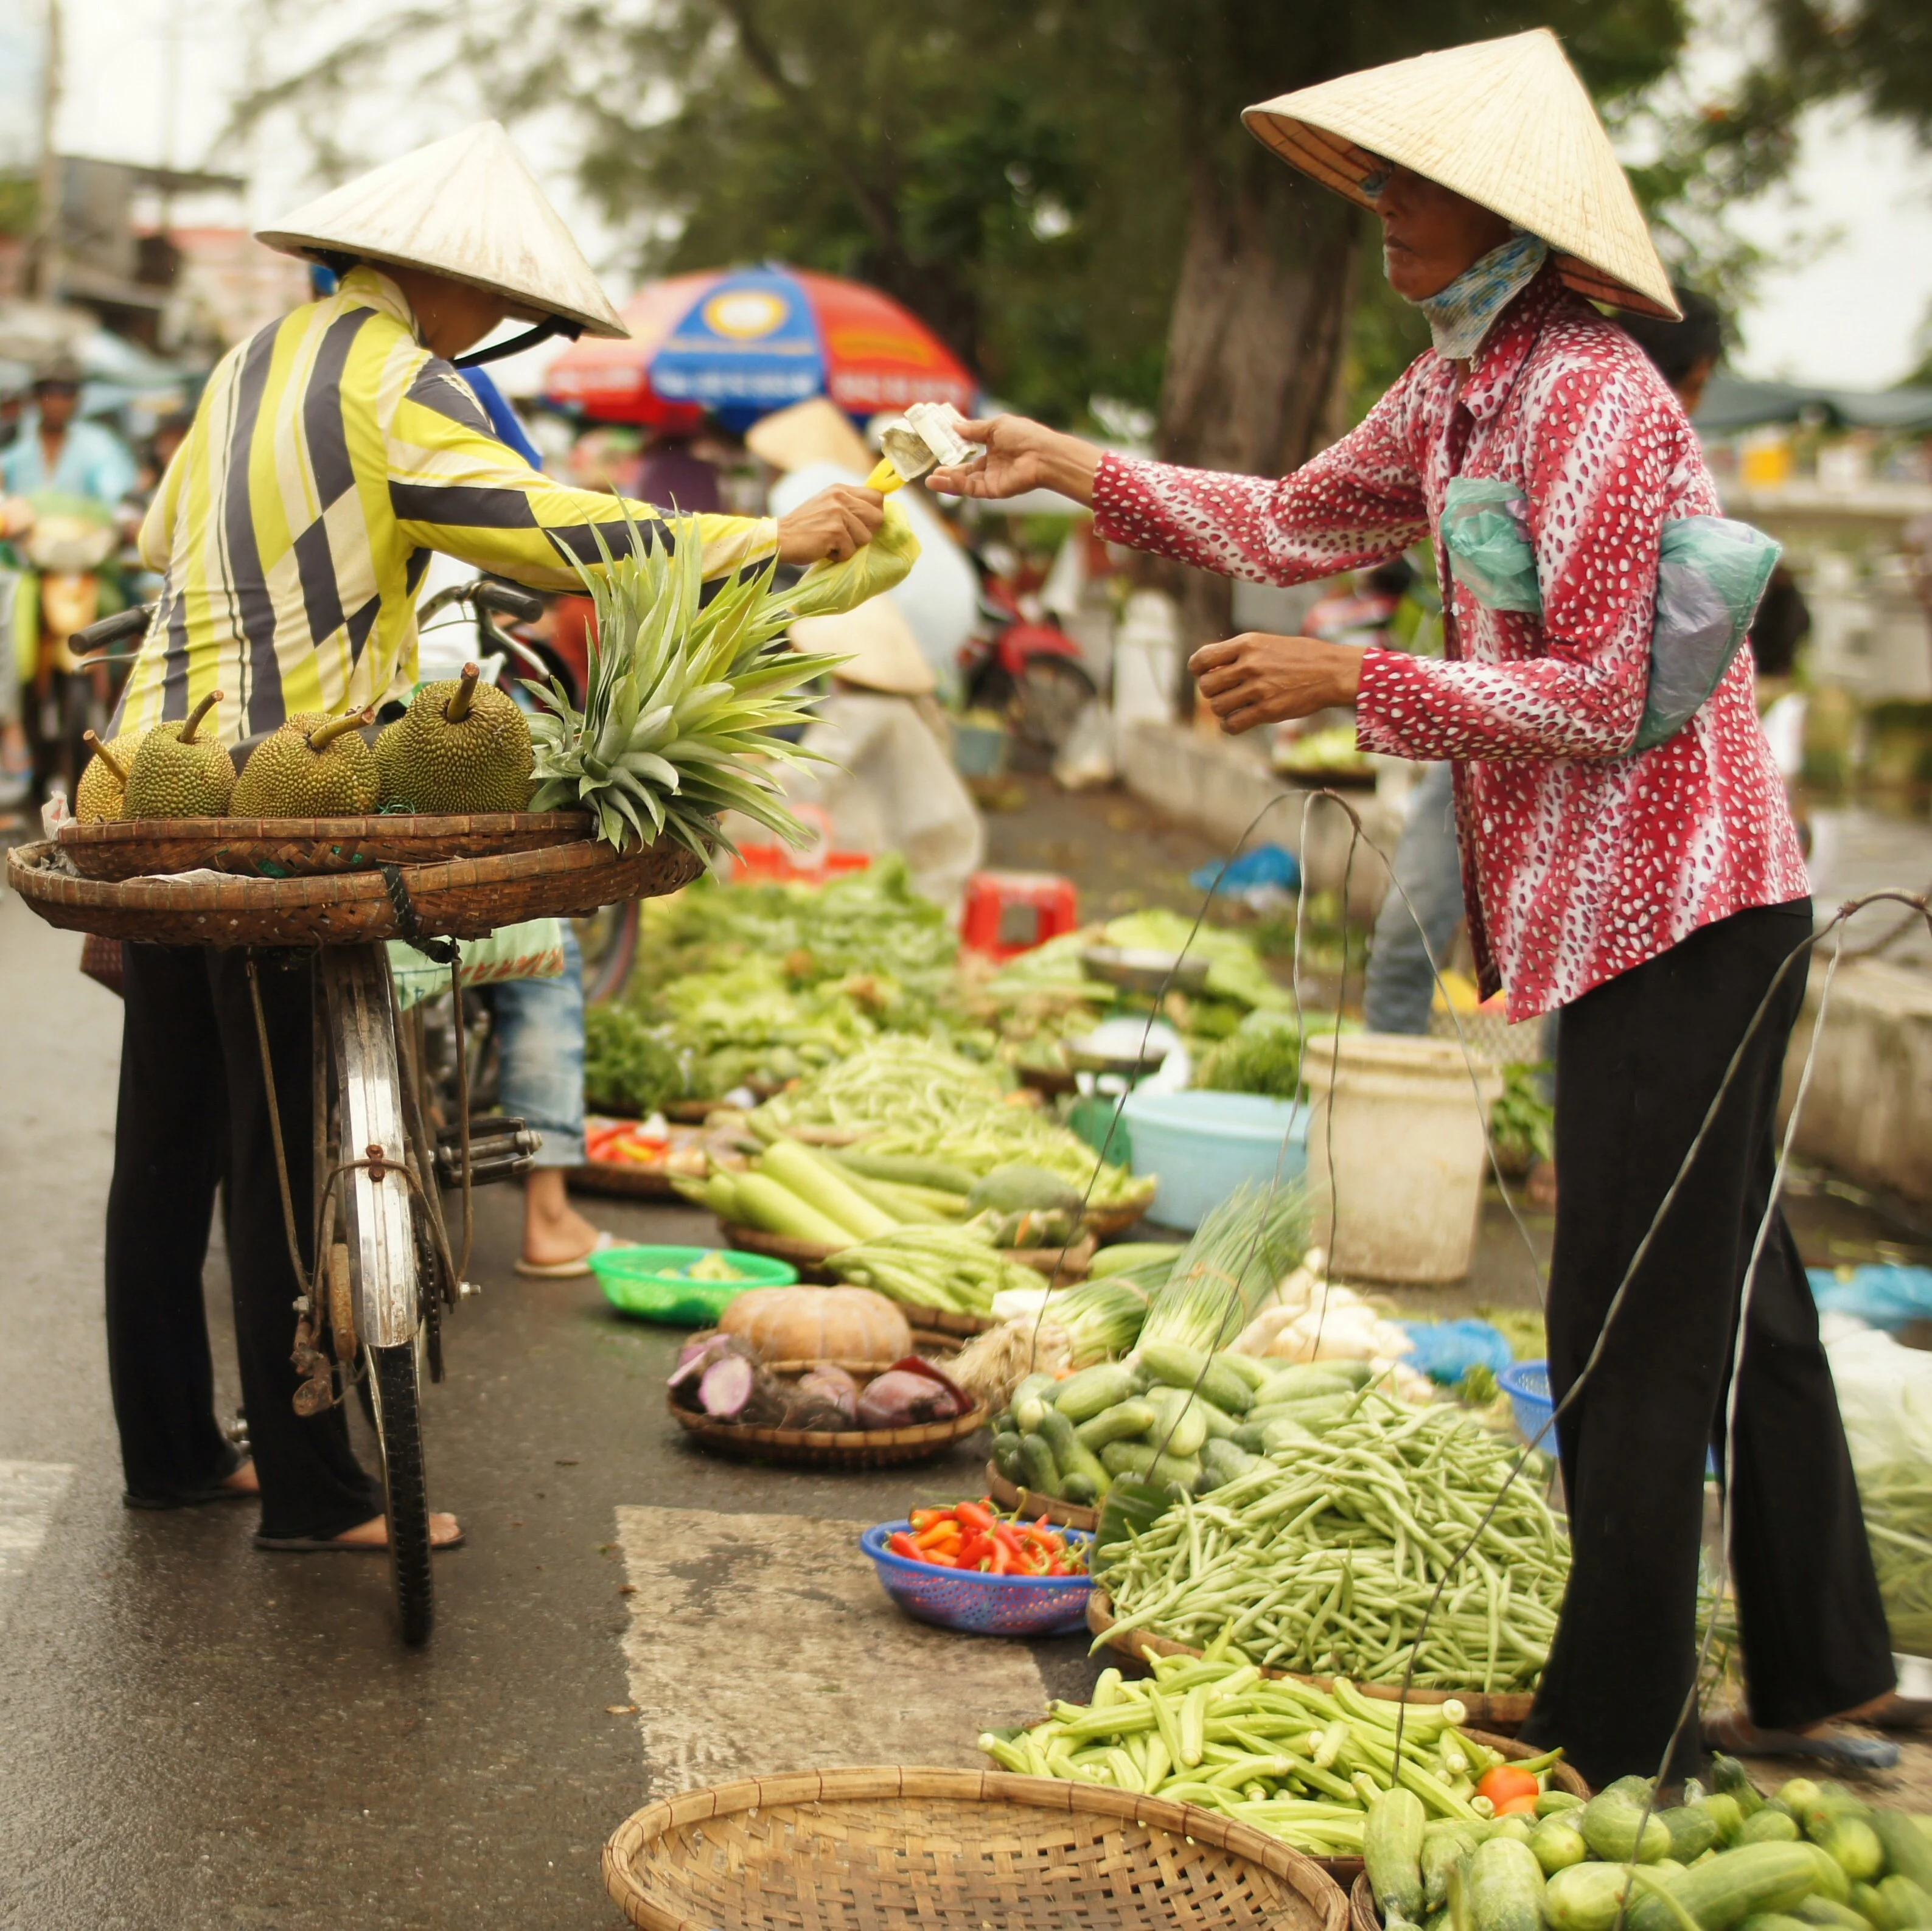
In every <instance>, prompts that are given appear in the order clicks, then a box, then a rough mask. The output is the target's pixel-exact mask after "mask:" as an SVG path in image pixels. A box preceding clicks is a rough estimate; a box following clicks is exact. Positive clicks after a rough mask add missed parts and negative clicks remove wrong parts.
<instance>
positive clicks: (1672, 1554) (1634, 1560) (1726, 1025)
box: [1523, 901, 1892, 1785]
mask: <svg viewBox="0 0 1932 1931" xmlns="http://www.w3.org/2000/svg"><path fill="white" fill-rule="evenodd" d="M1810 932H1811V904H1810V902H1809V901H1800V902H1799V903H1797V904H1790V905H1779V906H1766V907H1757V908H1755V909H1754V910H1748V911H1744V912H1740V913H1736V914H1734V915H1733V916H1731V917H1730V918H1728V919H1721V920H1720V921H1718V922H1716V923H1715V924H1713V925H1709V926H1707V927H1706V928H1704V929H1703V930H1702V931H1699V932H1697V933H1695V934H1693V935H1692V936H1691V937H1690V938H1688V939H1687V940H1685V941H1684V942H1683V943H1682V944H1680V945H1678V946H1673V948H1672V949H1671V950H1670V951H1669V952H1665V953H1664V954H1662V955H1660V956H1659V957H1658V958H1655V959H1652V960H1650V961H1648V962H1647V963H1646V964H1643V965H1641V966H1639V967H1637V968H1636V969H1635V970H1634V971H1631V972H1628V973H1625V974H1623V975H1622V976H1621V977H1620V978H1617V979H1612V980H1610V981H1609V982H1607V983H1606V984H1604V985H1601V986H1598V988H1595V990H1594V991H1591V992H1589V993H1586V994H1585V995H1584V996H1583V997H1582V998H1581V999H1579V1000H1576V1001H1575V1002H1574V1003H1572V1004H1571V1005H1569V1006H1565V1008H1564V1009H1563V1013H1562V1021H1561V1036H1560V1053H1561V1060H1560V1063H1561V1066H1562V1077H1561V1078H1560V1080H1559V1083H1558V1088H1557V1099H1556V1166H1557V1171H1558V1173H1559V1175H1560V1176H1561V1180H1560V1187H1559V1205H1558V1207H1557V1213H1556V1251H1555V1254H1554V1257H1553V1261H1552V1264H1551V1267H1550V1297H1549V1305H1548V1309H1547V1313H1548V1321H1549V1329H1550V1386H1551V1388H1552V1390H1553V1393H1555V1394H1556V1396H1557V1398H1558V1399H1559V1400H1560V1399H1562V1397H1563V1396H1564V1395H1565V1394H1566V1393H1568V1391H1569V1390H1570V1388H1571V1386H1572V1385H1573V1384H1574V1383H1575V1382H1576V1381H1577V1378H1578V1377H1579V1376H1580V1375H1581V1374H1582V1372H1583V1366H1584V1363H1586V1360H1588V1359H1589V1355H1590V1352H1591V1351H1592V1348H1594V1347H1595V1345H1596V1342H1597V1338H1598V1334H1599V1333H1600V1332H1601V1330H1602V1328H1603V1326H1604V1318H1605V1315H1606V1314H1607V1312H1608V1310H1609V1307H1610V1300H1611V1298H1612V1297H1613V1295H1614V1294H1615V1293H1616V1289H1617V1286H1618V1284H1619V1282H1620V1281H1621V1280H1622V1278H1623V1276H1624V1274H1625V1270H1626V1269H1627V1268H1628V1266H1629V1264H1630V1261H1631V1257H1632V1255H1634V1254H1635V1252H1637V1248H1638V1246H1639V1245H1640V1243H1641V1242H1642V1240H1643V1236H1644V1234H1645V1233H1646V1231H1647V1230H1648V1228H1649V1226H1650V1224H1651V1222H1652V1219H1653V1217H1654V1216H1655V1213H1656V1212H1657V1209H1658V1205H1659V1204H1660V1203H1661V1201H1662V1200H1663V1198H1664V1195H1665V1193H1666V1192H1667V1191H1668V1189H1669V1188H1670V1183H1671V1182H1672V1180H1673V1179H1674V1178H1675V1177H1676V1173H1677V1170H1678V1168H1679V1165H1680V1163H1681V1162H1682V1159H1683V1158H1684V1156H1685V1153H1686V1152H1687V1151H1688V1150H1689V1148H1690V1146H1691V1142H1692V1141H1693V1140H1694V1138H1696V1136H1697V1131H1698V1129H1699V1128H1700V1126H1702V1124H1703V1120H1704V1116H1705V1114H1706V1111H1707V1110H1708V1109H1709V1106H1710V1104H1711V1102H1712V1099H1713V1097H1714V1096H1715V1095H1716V1093H1717V1092H1718V1088H1719V1087H1720V1086H1721V1084H1722V1083H1723V1081H1724V1074H1725V1069H1726V1068H1727V1066H1728V1065H1729V1064H1730V1059H1731V1057H1732V1054H1733V1053H1734V1052H1735V1051H1736V1049H1737V1047H1738V1045H1739V1042H1740V1041H1741V1040H1742V1039H1743V1038H1744V1036H1745V1032H1746V1030H1747V1029H1748V1027H1749V1026H1750V1024H1751V1019H1752V1016H1753V1015H1754V1013H1755V1012H1757V1008H1758V1006H1759V1003H1760V1000H1763V997H1764V996H1765V994H1766V991H1767V989H1768V988H1769V987H1770V985H1771V984H1772V980H1773V979H1774V978H1775V976H1776V974H1777V972H1778V967H1780V966H1781V964H1783V963H1784V960H1785V959H1786V958H1787V957H1788V956H1789V955H1790V953H1791V952H1792V951H1793V949H1794V948H1796V946H1799V944H1800V943H1802V941H1803V940H1805V938H1806V937H1808V935H1809V934H1810ZM1804 991H1805V962H1804V961H1800V962H1799V964H1796V965H1794V966H1793V967H1792V969H1791V970H1790V973H1788V974H1787V977H1786V979H1785V980H1784V982H1783V984H1782V985H1781V986H1780V987H1779V988H1778V992H1777V994H1776V996H1775V998H1774V999H1773V1000H1772V1006H1771V1008H1770V1009H1769V1011H1768V1012H1767V1013H1766V1016H1765V1019H1764V1021H1763V1024H1761V1025H1760V1027H1759V1028H1758V1030H1757V1034H1756V1036H1754V1039H1753V1040H1752V1042H1751V1045H1750V1046H1749V1047H1748V1049H1747V1051H1746V1053H1745V1058H1744V1060H1743V1061H1742V1063H1741V1065H1740V1067H1739V1073H1738V1075H1737V1078H1736V1080H1735V1081H1734V1082H1733V1086H1732V1088H1731V1090H1730V1093H1729V1094H1728V1095H1727V1097H1726V1099H1725V1100H1724V1105H1723V1106H1722V1108H1721V1110H1720V1111H1719V1113H1718V1117H1717V1118H1716V1120H1715V1121H1714V1123H1713V1124H1712V1131H1711V1133H1710V1135H1709V1138H1707V1139H1706V1141H1705V1144H1704V1145H1703V1148H1702V1149H1701V1150H1700V1152H1699V1153H1698V1155H1697V1159H1696V1161H1695V1162H1694V1164H1693V1165H1692V1166H1691V1170H1690V1172H1689V1174H1688V1176H1687V1177H1686V1180H1685V1185H1684V1186H1683V1187H1682V1189H1681V1190H1680V1192H1679V1195H1678V1197H1677V1198H1676V1201H1675V1202H1674V1203H1673V1204H1672V1207H1671V1208H1670V1212H1669V1213H1667V1215H1666V1216H1664V1221H1663V1223H1662V1225H1661V1227H1660V1228H1659V1229H1658V1236H1657V1238H1656V1239H1655V1241H1654V1242H1653V1243H1652V1246H1651V1248H1650V1250H1649V1253H1648V1254H1647V1255H1646V1256H1645V1258H1644V1261H1643V1265H1642V1266H1641V1267H1640V1268H1639V1269H1638V1270H1637V1274H1636V1276H1635V1277H1634V1279H1633V1280H1632V1282H1631V1288H1630V1291H1629V1293H1628V1294H1627V1295H1626V1297H1625V1300H1624V1304H1623V1306H1622V1308H1621V1309H1619V1312H1618V1314H1617V1316H1616V1321H1615V1322H1614V1323H1613V1325H1612V1327H1611V1328H1610V1333H1609V1336H1608V1338H1607V1341H1606V1342H1605V1345H1604V1352H1603V1355H1602V1357H1601V1360H1599V1362H1598V1365H1597V1366H1596V1367H1595V1369H1593V1370H1592V1372H1591V1375H1590V1377H1589V1381H1587V1382H1586V1384H1585V1385H1584V1388H1583V1393H1581V1394H1580V1396H1578V1397H1577V1403H1576V1405H1575V1406H1574V1408H1571V1410H1570V1411H1568V1414H1565V1416H1564V1417H1562V1420H1560V1421H1559V1423H1558V1424H1557V1433H1558V1437H1559V1447H1560V1451H1561V1454H1562V1463H1563V1481H1564V1489H1565V1493H1566V1495H1568V1498H1569V1504H1570V1529H1571V1542H1572V1549H1573V1561H1572V1567H1571V1576H1570V1586H1569V1591H1568V1595H1567V1597H1566V1598H1565V1603H1564V1607H1563V1615H1562V1622H1561V1624H1560V1626H1559V1629H1558V1631H1557V1636H1556V1645H1555V1647H1554V1648H1553V1651H1551V1654H1550V1664H1549V1667H1548V1669H1547V1670H1546V1671H1545V1672H1544V1677H1543V1682H1542V1687H1541V1689H1540V1690H1538V1693H1537V1698H1536V1704H1535V1710H1534V1711H1533V1712H1532V1715H1531V1717H1530V1719H1529V1723H1527V1724H1526V1726H1525V1727H1524V1730H1523V1735H1524V1737H1525V1738H1526V1740H1528V1741H1534V1742H1535V1744H1537V1745H1538V1747H1544V1748H1547V1747H1550V1746H1553V1745H1554V1744H1562V1745H1563V1746H1564V1747H1565V1749H1566V1750H1568V1752H1569V1753H1570V1757H1571V1761H1572V1762H1574V1765H1575V1766H1576V1768H1577V1769H1578V1770H1579V1771H1581V1772H1582V1773H1583V1775H1584V1777H1586V1778H1587V1779H1588V1780H1589V1781H1590V1782H1591V1783H1593V1784H1598V1785H1601V1784H1604V1783H1609V1782H1610V1781H1611V1780H1613V1779H1614V1778H1616V1777H1622V1776H1626V1775H1629V1774H1640V1775H1649V1774H1654V1773H1655V1771H1657V1770H1658V1767H1659V1765H1660V1762H1661V1759H1662V1758H1663V1756H1664V1749H1665V1747H1666V1744H1667V1742H1668V1741H1669V1739H1670V1734H1671V1731H1672V1729H1673V1726H1674V1725H1675V1724H1676V1721H1677V1719H1678V1715H1679V1711H1680V1710H1681V1709H1682V1706H1683V1703H1684V1700H1685V1696H1687V1695H1688V1693H1689V1690H1690V1687H1691V1679H1692V1675H1693V1672H1694V1667H1695V1660H1696V1652H1695V1642H1696V1638H1695V1629H1696V1618H1697V1602H1696V1597H1697V1579H1698V1555H1699V1550H1700V1543H1701V1541H1702V1538H1703V1523H1704V1459H1705V1453H1706V1449H1707V1448H1709V1447H1713V1446H1715V1447H1716V1449H1717V1450H1718V1457H1719V1462H1720V1465H1722V1462H1723V1457H1724V1415H1725V1408H1726V1405H1727V1390H1728V1388H1729V1385H1730V1374H1731V1363H1732V1357H1733V1348H1734V1346H1735V1344H1736V1335H1737V1322H1738V1314H1739V1306H1740V1303H1741V1300H1742V1284H1743V1279H1744V1273H1745V1267H1746V1266H1747V1265H1748V1262H1749V1260H1750V1258H1751V1243H1752V1241H1753V1240H1754V1238H1755V1237H1756V1235H1757V1228H1758V1225H1759V1223H1760V1221H1761V1219H1763V1215H1764V1211H1765V1207H1766V1203H1767V1201H1769V1198H1770V1189H1771V1183H1772V1172H1773V1168H1774V1166H1775V1159H1776V1148H1775V1144H1774V1138H1773V1134H1774V1123H1775V1114H1776V1111H1777V1106H1778V1090H1779V1085H1780V1081H1781V1076H1782V1072H1783V1068H1784V1053H1785V1045H1786V1042H1787V1040H1788V1039H1789V1038H1790V1033H1791V1028H1792V1026H1793V1022H1794V1021H1796V1018H1797V1016H1798V1013H1799V1008H1800V1006H1801V1005H1802V1001H1803V997H1804ZM1737 1434H1738V1440H1737V1455H1736V1492H1735V1494H1734V1495H1733V1498H1732V1500H1733V1560H1734V1564H1735V1568H1734V1576H1735V1580H1736V1585H1737V1591H1738V1609H1739V1625H1740V1635H1741V1637H1742V1648H1743V1651H1744V1659H1745V1675H1746V1680H1747V1682H1748V1688H1749V1693H1750V1699H1751V1714H1752V1717H1753V1718H1754V1720H1755V1721H1757V1723H1760V1724H1761V1725H1765V1726H1779V1727H1782V1726H1787V1725H1793V1724H1799V1723H1811V1722H1814V1721H1816V1720H1817V1719H1819V1718H1820V1717H1826V1716H1829V1715H1831V1714H1834V1713H1835V1712H1836V1711H1841V1710H1845V1709H1849V1708H1852V1706H1853V1705H1856V1704H1858V1703H1861V1702H1865V1701H1867V1699H1870V1698H1871V1697H1873V1696H1878V1695H1880V1694H1881V1693H1883V1692H1884V1691H1885V1690H1888V1689H1889V1688H1890V1687H1891V1684H1892V1666H1891V1643H1890V1640H1889V1638H1888V1634H1887V1632H1886V1628H1885V1612H1884V1609H1883V1608H1882V1606H1881V1604H1880V1603H1879V1594H1878V1585H1877V1582H1876V1579H1875V1578H1874V1576H1873V1572H1872V1562H1871V1553H1870V1549H1869V1547H1868V1546H1867V1543H1866V1540H1865V1532H1864V1521H1863V1519H1862V1517H1861V1515H1860V1513H1859V1510H1858V1491H1857V1489H1856V1488H1855V1486H1853V1483H1852V1467H1851V1461H1850V1458H1849V1455H1848V1454H1847V1453H1846V1447H1845V1436H1844V1430H1843V1426H1841V1423H1840V1421H1839V1419H1838V1397H1837V1396H1836V1394H1835V1392H1834V1390H1833V1388H1832V1375H1831V1370H1830V1368H1829V1366H1828V1365H1827V1363H1826V1358H1825V1354H1824V1351H1823V1348H1821V1347H1820V1345H1819V1341H1818V1315H1817V1306H1816V1304H1815V1303H1814V1301H1813V1300H1812V1297H1811V1289H1810V1288H1809V1286H1808V1284H1807V1282H1806V1280H1805V1271H1804V1269H1803V1267H1802V1264H1800V1261H1799V1255H1798V1249H1797V1246H1796V1243H1795V1242H1794V1241H1793V1239H1792V1237H1791V1233H1790V1229H1789V1228H1787V1226H1786V1225H1785V1222H1784V1215H1783V1213H1778V1214H1777V1215H1776V1216H1775V1218H1774V1219H1773V1221H1772V1228H1771V1232H1770V1235H1769V1239H1768V1240H1767V1242H1766V1246H1765V1249H1764V1253H1763V1258H1762V1259H1761V1260H1760V1262H1759V1264H1758V1270H1757V1285H1756V1287H1755V1288H1754V1291H1753V1293H1752V1295H1751V1315H1750V1325H1749V1328H1748V1332H1747V1333H1746V1336H1745V1349H1744V1360H1743V1366H1742V1373H1741V1375H1740V1378H1739V1391H1738V1415H1737ZM1686 1732H1687V1734H1686V1735H1685V1738H1683V1739H1682V1741H1681V1743H1680V1744H1679V1750H1678V1753H1677V1755H1676V1759H1674V1761H1673V1765H1672V1766H1671V1774H1672V1775H1673V1777H1683V1776H1685V1775H1688V1774H1693V1772H1694V1768H1695V1765H1696V1759H1697V1756H1698V1755H1699V1745H1698V1740H1697V1724H1696V1719H1695V1717H1693V1718H1692V1720H1691V1723H1689V1724H1688V1725H1687V1726H1686Z"/></svg>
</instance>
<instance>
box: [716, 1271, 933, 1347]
mask: <svg viewBox="0 0 1932 1931" xmlns="http://www.w3.org/2000/svg"><path fill="white" fill-rule="evenodd" d="M718 1326H719V1327H720V1328H721V1330H723V1331H724V1333H727V1334H735V1335H736V1336H738V1338H739V1339H740V1340H741V1341H743V1342H747V1343H748V1344H749V1345H750V1346H751V1348H753V1349H754V1350H755V1351H756V1352H757V1357H758V1359H759V1360H760V1361H849V1362H856V1363H858V1364H859V1365H860V1366H874V1365H876V1364H880V1363H885V1362H889V1361H896V1360H899V1359H900V1358H901V1357H902V1356H904V1355H907V1354H910V1353H911V1352H912V1330H911V1328H910V1327H909V1326H908V1325H907V1321H906V1318H905V1316H904V1315H903V1314H902V1313H901V1312H900V1311H899V1310H898V1308H897V1307H895V1306H894V1305H893V1304H892V1303H891V1302H890V1301H889V1300H886V1297H885V1296H884V1295H883V1294H874V1293H873V1291H871V1288H748V1289H747V1290H746V1291H745V1292H744V1293H743V1294H737V1295H734V1296H733V1297H732V1300H731V1301H730V1305H729V1306H727V1307H726V1309H725V1310H724V1316H723V1318H722V1319H721V1320H720V1321H719V1322H718Z"/></svg>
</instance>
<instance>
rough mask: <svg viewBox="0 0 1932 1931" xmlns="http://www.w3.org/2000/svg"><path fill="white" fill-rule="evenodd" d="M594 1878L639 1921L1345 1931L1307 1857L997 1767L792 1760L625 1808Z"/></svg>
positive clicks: (1171, 1808) (1181, 1807)
mask: <svg viewBox="0 0 1932 1931" xmlns="http://www.w3.org/2000/svg"><path fill="white" fill-rule="evenodd" d="M604 1881H605V1882H606V1883H607V1885H609V1887H610V1895H611V1896H612V1897H613V1898H615V1899H616V1901H617V1903H619V1905H620V1906H622V1908H623V1909H624V1910H625V1912H626V1913H627V1914H628V1916H629V1918H630V1919H631V1922H632V1923H633V1924H637V1925H640V1926H642V1927H645V1931H884V1928H885V1927H905V1931H913V1927H919V1931H933V1927H957V1931H1022V1927H1035V1926H1037V1927H1040V1931H1047V1927H1055V1931H1058V1927H1063V1926H1064V1927H1070V1931H1106V1927H1113V1926H1121V1927H1147V1928H1148V1931H1169V1927H1186V1931H1223V1927H1225V1931H1263V1927H1267V1931H1344V1927H1345V1925H1346V1919H1347V1917H1348V1903H1347V1900H1346V1899H1345V1898H1344V1897H1343V1894H1342V1893H1341V1891H1340V1890H1339V1889H1338V1888H1337V1886H1336V1885H1334V1883H1332V1882H1331V1881H1330V1880H1329V1879H1328V1877H1327V1876H1325V1875H1324V1874H1323V1873H1322V1871H1320V1870H1319V1869H1317V1867H1316V1866H1315V1865H1314V1864H1312V1863H1311V1862H1310V1861H1309V1860H1308V1859H1307V1858H1304V1857H1302V1856H1301V1855H1299V1854H1298V1852H1294V1851H1291V1850H1290V1849H1289V1848H1288V1847H1287V1846H1286V1845H1285V1844H1281V1843H1277V1842H1276V1841H1275V1840H1274V1839H1273V1838H1272V1837H1265V1836H1263V1835H1262V1833H1261V1832H1260V1831H1256V1830H1253V1829H1250V1828H1249V1827H1248V1826H1247V1825H1244V1824H1236V1823H1234V1822H1231V1821H1229V1819H1226V1818H1222V1817H1217V1816H1214V1814H1213V1813H1211V1812H1208V1811H1205V1810H1196V1809H1195V1808H1194V1807H1193V1806H1192V1805H1190V1804H1172V1803H1169V1802H1167V1801H1165V1800H1163V1799H1162V1798H1156V1797H1136V1796H1134V1795H1130V1794H1129V1793H1127V1792H1121V1791H1114V1790H1108V1789H1102V1788H1100V1786H1095V1785H1088V1784H1076V1783H1061V1782H1059V1781H1058V1780H1054V1779H1052V1778H1046V1777H1010V1776H1007V1775H1005V1774H1003V1773H1001V1772H997V1771H959V1770H919V1769H895V1768H883V1769H865V1770H829V1771H802V1772H799V1773H798V1774H795V1775H791V1776H786V1777H763V1778H759V1779H757V1780H753V1781H750V1782H747V1783H729V1784H721V1785H719V1786H716V1787H715V1788H713V1789H708V1790H695V1791H692V1792H689V1793H688V1795H685V1796H682V1797H674V1798H669V1799H667V1800H666V1801H664V1802H663V1803H661V1804H651V1805H649V1807H646V1809H644V1810H640V1811H638V1812H637V1813H636V1814H635V1815H634V1816H631V1817H629V1818H627V1819H625V1822H623V1823H622V1825H619V1828H618V1829H617V1831H616V1834H615V1835H614V1836H613V1837H612V1838H611V1840H610V1843H608V1844H607V1845H606V1846H604Z"/></svg>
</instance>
